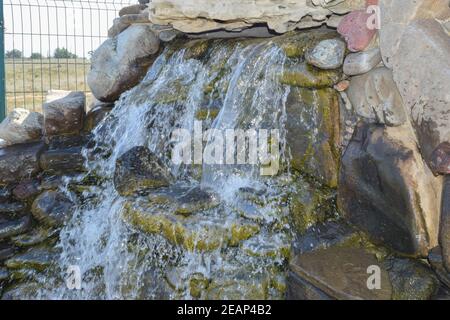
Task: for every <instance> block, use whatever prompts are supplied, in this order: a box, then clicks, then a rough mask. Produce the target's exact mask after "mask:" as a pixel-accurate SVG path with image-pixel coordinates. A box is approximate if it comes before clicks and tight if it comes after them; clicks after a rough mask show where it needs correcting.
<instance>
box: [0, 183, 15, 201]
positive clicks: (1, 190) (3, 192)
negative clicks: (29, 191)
mask: <svg viewBox="0 0 450 320" xmlns="http://www.w3.org/2000/svg"><path fill="white" fill-rule="evenodd" d="M11 195H12V192H11V188H10V187H9V186H6V187H2V186H0V202H6V201H9V200H10V198H11Z"/></svg>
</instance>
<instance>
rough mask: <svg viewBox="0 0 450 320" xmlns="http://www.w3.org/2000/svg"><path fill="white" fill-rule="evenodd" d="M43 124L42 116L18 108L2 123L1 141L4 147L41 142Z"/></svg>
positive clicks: (0, 129) (0, 130)
mask: <svg viewBox="0 0 450 320" xmlns="http://www.w3.org/2000/svg"><path fill="white" fill-rule="evenodd" d="M42 123H43V117H42V114H40V113H38V112H32V111H29V110H26V109H22V108H16V109H14V110H13V111H11V113H10V114H9V115H8V116H7V117H6V118H5V119H4V120H3V121H2V122H1V123H0V139H3V140H4V143H3V145H4V146H7V145H13V144H18V143H25V142H31V141H36V140H39V139H40V138H41V136H42Z"/></svg>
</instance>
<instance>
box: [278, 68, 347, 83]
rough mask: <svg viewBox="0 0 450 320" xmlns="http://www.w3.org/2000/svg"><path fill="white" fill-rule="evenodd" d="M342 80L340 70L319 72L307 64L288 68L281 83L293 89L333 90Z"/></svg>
mask: <svg viewBox="0 0 450 320" xmlns="http://www.w3.org/2000/svg"><path fill="white" fill-rule="evenodd" d="M340 79H341V73H340V71H339V70H319V69H317V68H315V67H313V66H310V65H307V64H300V65H298V64H295V65H293V66H287V67H286V68H285V70H284V71H283V73H282V75H281V78H280V82H281V83H282V84H286V85H289V86H293V87H301V88H310V89H321V88H332V87H333V86H334V85H335V84H337V83H338V82H339V80H340Z"/></svg>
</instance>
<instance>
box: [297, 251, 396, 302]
mask: <svg viewBox="0 0 450 320" xmlns="http://www.w3.org/2000/svg"><path fill="white" fill-rule="evenodd" d="M370 266H378V267H379V268H380V271H381V273H380V276H381V283H380V284H381V289H377V290H370V289H369V288H368V286H367V281H368V277H369V275H370V274H368V268H369V267H370ZM289 267H290V269H291V271H292V272H294V273H295V274H296V275H298V276H299V277H300V278H301V279H303V281H306V282H307V283H309V284H310V285H312V286H313V287H315V288H317V289H319V290H320V291H321V292H323V293H325V294H326V295H328V296H330V297H332V298H334V299H345V300H349V299H350V300H387V299H390V298H391V295H392V286H391V283H390V280H389V274H388V272H387V270H386V269H384V268H383V267H382V266H380V263H379V262H378V260H377V259H376V257H375V255H373V254H370V253H368V252H367V251H366V250H364V249H361V248H345V247H331V248H328V249H320V250H316V251H313V252H307V253H304V254H301V255H298V256H296V257H295V258H294V259H293V261H291V263H290V265H289ZM289 285H290V284H288V286H289ZM313 297H314V298H316V297H317V294H315V295H314V296H313Z"/></svg>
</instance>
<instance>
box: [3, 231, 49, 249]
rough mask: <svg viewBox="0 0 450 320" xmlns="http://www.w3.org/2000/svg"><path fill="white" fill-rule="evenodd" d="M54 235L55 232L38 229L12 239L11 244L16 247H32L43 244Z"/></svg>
mask: <svg viewBox="0 0 450 320" xmlns="http://www.w3.org/2000/svg"><path fill="white" fill-rule="evenodd" d="M54 235H55V231H53V230H49V229H47V228H44V227H38V228H34V229H32V230H31V231H30V232H27V233H24V234H21V235H18V236H14V237H12V238H11V242H12V243H13V244H14V245H16V246H17V247H32V246H36V245H38V244H41V243H43V242H45V241H46V240H48V239H49V238H51V237H52V236H54Z"/></svg>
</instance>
